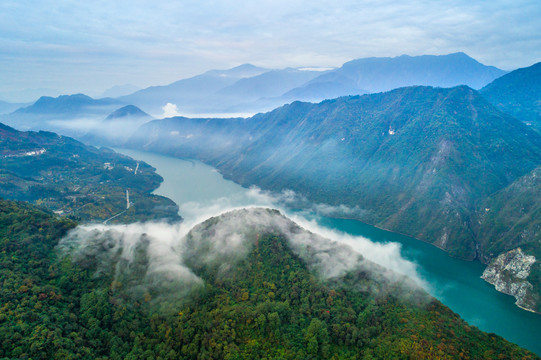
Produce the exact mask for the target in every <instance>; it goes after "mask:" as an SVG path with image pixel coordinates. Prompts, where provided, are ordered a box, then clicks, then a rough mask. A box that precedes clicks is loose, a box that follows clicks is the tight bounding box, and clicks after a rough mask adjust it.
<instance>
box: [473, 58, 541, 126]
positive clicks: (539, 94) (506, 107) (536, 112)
mask: <svg viewBox="0 0 541 360" xmlns="http://www.w3.org/2000/svg"><path fill="white" fill-rule="evenodd" d="M481 94H482V95H483V96H484V97H485V98H486V99H487V100H489V101H490V102H492V103H493V104H494V105H495V106H496V107H497V108H499V109H500V110H502V111H505V112H506V113H508V114H511V115H513V116H515V117H516V118H517V119H519V120H521V121H524V122H525V123H527V124H529V125H531V126H532V127H533V128H534V129H536V130H538V131H541V63H537V64H534V65H532V66H530V67H527V68H523V69H518V70H515V71H512V72H510V73H509V74H506V75H504V76H502V77H500V78H498V79H496V80H494V81H493V82H491V83H490V84H488V85H487V86H485V87H484V88H483V89H481Z"/></svg>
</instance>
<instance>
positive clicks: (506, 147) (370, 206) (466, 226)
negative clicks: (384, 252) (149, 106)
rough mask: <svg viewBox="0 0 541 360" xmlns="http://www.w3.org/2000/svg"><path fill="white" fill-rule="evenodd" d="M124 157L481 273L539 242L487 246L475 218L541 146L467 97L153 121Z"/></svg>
mask: <svg viewBox="0 0 541 360" xmlns="http://www.w3.org/2000/svg"><path fill="white" fill-rule="evenodd" d="M211 123H213V124H219V126H218V125H215V126H214V127H215V128H220V129H221V130H220V132H215V131H213V129H212V128H209V127H208V124H211ZM186 124H190V126H189V127H187V126H186ZM197 124H199V125H197ZM239 124H242V126H238V125H239ZM228 126H230V127H231V129H233V130H232V133H233V136H231V137H228V136H227V135H226V131H225V130H224V129H227V128H228ZM198 128H199V130H200V131H199V130H197V129H198ZM203 129H204V130H203ZM182 135H184V136H185V137H187V136H188V135H190V136H189V140H185V139H184V138H183V137H182ZM215 138H216V139H220V141H216V140H215ZM196 142H197V143H198V144H199V145H198V147H196V148H195V149H189V148H190V144H192V143H196ZM130 146H134V147H139V148H144V149H146V150H151V151H159V152H163V153H167V154H171V155H174V156H192V157H193V156H195V157H198V158H199V159H201V160H203V161H206V162H208V163H210V164H212V165H214V166H217V167H218V169H220V171H221V172H222V173H223V174H224V175H225V176H227V177H229V178H231V179H233V180H235V181H237V182H239V183H241V184H244V185H252V184H255V185H258V186H260V187H262V188H264V189H269V190H275V191H282V190H283V189H292V190H294V191H296V192H298V193H299V194H301V195H302V196H306V197H308V198H309V199H310V200H312V201H315V202H321V203H326V204H331V205H341V204H345V205H348V206H350V207H352V208H357V211H356V213H354V214H353V215H352V214H349V216H355V217H356V218H357V219H360V220H362V221H364V222H367V223H370V224H373V225H376V226H378V227H381V228H385V229H388V230H391V231H395V232H399V233H404V234H407V235H410V236H414V237H416V238H418V239H422V240H425V241H428V242H431V243H433V244H434V245H436V246H438V247H441V248H443V249H445V250H446V251H448V252H450V253H451V254H452V255H454V256H457V257H460V258H463V259H470V260H472V259H476V258H478V259H480V260H482V261H484V262H489V261H491V259H493V258H494V257H497V256H498V255H500V254H502V253H503V252H505V251H507V250H509V249H511V248H513V247H516V246H519V245H520V246H526V245H527V244H533V243H535V242H536V241H538V237H537V236H519V235H518V233H514V235H513V234H508V236H511V237H513V236H514V237H516V236H519V238H520V239H521V240H520V241H518V242H517V241H515V242H513V243H509V242H506V241H503V242H502V241H500V242H499V243H498V245H496V242H495V241H496V240H495V239H490V237H488V235H487V234H486V227H485V225H484V224H485V223H483V222H482V221H483V220H482V216H483V214H484V212H483V211H480V207H481V206H482V205H483V203H484V202H485V201H489V197H491V196H492V195H493V194H495V193H496V192H498V191H501V190H503V189H506V188H507V187H509V186H510V185H511V184H513V183H514V182H515V181H518V180H519V179H520V178H521V177H523V176H526V175H527V174H528V173H529V172H530V171H532V170H533V169H534V168H536V167H537V166H538V165H539V164H541V136H540V135H539V134H538V133H536V132H535V131H533V130H531V129H530V128H529V127H528V126H526V125H524V124H523V123H522V122H520V121H518V120H517V119H515V118H513V117H511V116H509V115H506V114H505V113H502V112H501V111H499V110H497V109H496V108H495V107H494V106H492V105H491V104H490V103H488V102H487V101H486V100H485V99H484V98H482V97H481V96H480V95H479V93H477V92H476V91H474V90H472V89H471V88H468V87H466V86H459V87H455V88H451V89H442V88H431V87H409V88H401V89H397V90H394V91H391V92H388V93H380V94H373V95H364V96H361V97H359V96H357V97H344V98H339V99H335V100H329V101H324V102H322V103H319V104H310V103H301V102H294V103H292V104H290V105H286V106H284V107H281V108H278V109H276V110H274V111H272V112H269V113H266V114H259V115H256V116H254V117H252V118H250V119H246V120H238V119H214V120H209V119H191V120H186V119H168V120H163V121H154V122H151V123H148V124H147V125H145V126H143V127H142V128H141V129H140V130H139V131H138V132H137V133H136V134H135V136H134V137H133V138H132V140H131V142H130ZM187 149H189V150H187ZM536 186H539V184H538V183H536V185H535V187H536ZM532 191H536V190H532ZM494 201H498V200H494ZM532 214H534V213H532ZM494 216H496V215H494ZM499 216H504V215H503V214H502V215H499ZM480 221H481V223H482V224H481V225H482V226H479V222H480ZM515 229H516V230H517V231H518V230H519V229H520V227H516V228H515ZM512 231H513V230H511V232H512ZM527 251H528V253H529V254H531V255H534V256H535V257H536V258H540V257H541V253H539V251H537V250H533V248H531V247H529V248H528V250H527ZM536 266H537V265H536ZM533 273H535V271H533ZM529 279H530V280H531V281H539V279H537V278H536V277H535V276H532V278H529ZM535 287H536V288H539V286H538V285H536V286H535ZM534 296H535V297H536V298H537V297H538V296H539V294H534ZM535 303H536V304H537V305H535V306H534V308H536V309H537V310H539V309H538V308H537V307H538V306H539V301H538V298H537V300H536V301H535Z"/></svg>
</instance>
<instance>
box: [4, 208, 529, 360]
mask: <svg viewBox="0 0 541 360" xmlns="http://www.w3.org/2000/svg"><path fill="white" fill-rule="evenodd" d="M239 216H240V218H242V219H254V218H261V217H263V218H265V219H267V220H269V221H274V222H277V223H281V224H284V226H285V227H286V228H287V227H290V228H291V227H293V228H294V227H295V226H296V225H295V224H293V223H291V222H288V220H287V219H284V218H283V217H281V215H279V214H278V213H276V212H272V211H270V210H262V209H252V210H241V211H240V212H237V213H228V214H224V215H222V216H219V217H216V218H212V219H209V220H207V221H205V222H204V223H202V224H201V225H199V226H196V227H195V228H194V229H192V231H191V232H190V233H189V234H188V238H190V237H191V238H193V237H194V236H196V237H198V238H200V239H202V240H204V241H206V242H209V243H211V244H220V245H218V246H222V245H228V244H230V245H232V244H235V243H238V241H236V240H235V239H238V238H239V237H243V238H244V242H242V245H240V246H241V248H243V249H244V252H243V255H242V256H241V258H240V259H239V261H237V262H235V263H231V262H230V258H228V257H227V255H225V254H222V253H221V252H220V249H218V248H216V249H215V250H212V249H210V251H209V248H206V249H205V248H202V249H199V250H200V251H199V252H197V251H196V252H195V253H194V254H195V255H196V256H200V259H201V261H204V259H209V257H208V255H213V256H214V257H213V258H212V261H211V262H208V264H211V265H212V264H214V265H212V266H211V267H206V268H205V267H200V266H199V267H194V268H193V272H192V275H190V276H194V274H197V276H199V279H200V283H199V285H196V286H195V287H193V288H192V289H193V291H192V293H191V294H190V295H189V296H186V294H184V295H183V293H182V291H181V292H179V290H181V289H178V288H177V289H175V287H174V286H173V287H171V290H173V291H172V292H169V293H165V294H163V291H164V289H165V288H161V287H160V286H159V285H158V284H160V283H163V284H166V283H167V282H169V283H170V282H171V281H172V282H173V284H177V283H178V281H181V282H182V281H185V280H183V279H182V277H183V276H184V277H185V276H187V275H188V274H183V275H182V276H179V273H175V272H173V273H169V274H168V275H167V274H163V275H157V274H153V275H152V276H150V277H149V276H145V274H147V275H148V274H149V272H151V271H152V255H151V253H152V249H151V248H152V247H153V246H156V244H155V241H157V239H153V238H149V236H148V235H145V234H141V235H140V238H139V239H138V240H137V242H136V243H135V244H132V243H131V242H129V241H128V239H127V238H126V239H125V241H120V242H118V243H116V242H117V241H118V237H117V235H118V234H116V233H115V232H116V231H117V230H116V229H110V230H109V232H103V231H94V232H93V233H92V235H90V239H89V242H88V243H86V244H85V243H84V242H83V243H79V247H72V248H69V247H66V245H67V244H70V243H71V244H72V245H74V246H77V244H78V243H77V238H76V236H77V234H81V233H84V231H83V232H81V230H82V229H81V228H75V229H74V227H75V225H76V224H74V223H73V222H69V221H66V220H65V219H59V218H57V217H55V216H53V215H52V214H48V213H44V212H43V211H40V210H37V209H35V208H34V207H32V206H29V205H26V204H17V203H13V202H9V201H5V200H0V223H2V225H3V226H2V227H0V236H1V237H2V238H3V239H6V241H3V242H2V243H0V247H1V249H0V250H2V251H0V263H2V264H3V266H2V269H1V270H0V279H1V280H2V281H3V286H2V290H1V291H0V300H1V301H2V303H3V304H4V306H5V308H6V310H8V311H6V312H5V313H4V314H2V318H1V319H2V322H0V329H1V330H2V331H0V340H1V341H2V344H3V346H2V347H1V348H0V356H3V357H21V356H22V357H24V356H27V357H32V358H43V359H45V358H53V357H61V358H66V359H69V358H95V357H97V356H100V357H108V358H111V359H122V358H129V357H133V358H141V357H146V358H148V357H150V358H162V359H177V358H179V357H186V358H195V357H197V356H208V357H212V358H228V357H240V358H254V357H257V358H261V357H262V356H270V357H278V356H279V357H282V358H286V359H314V358H318V359H319V358H321V359H326V358H331V357H332V356H334V358H339V359H341V358H344V359H346V358H352V357H358V356H365V357H366V356H371V357H376V358H378V357H386V356H391V357H399V356H406V357H414V358H427V357H435V356H446V357H452V358H456V357H460V358H480V357H483V356H484V355H485V354H487V352H488V353H491V354H492V353H494V354H498V355H501V356H505V357H510V358H518V357H520V358H524V359H535V358H536V356H535V355H534V354H532V353H530V352H528V351H526V350H523V349H521V348H519V347H518V346H516V345H513V344H511V343H508V342H507V341H505V340H504V339H502V338H501V337H498V336H496V335H494V334H487V333H484V332H481V331H479V330H478V329H477V328H475V327H472V326H468V325H467V324H466V323H465V322H464V321H463V320H461V319H460V318H459V317H458V316H457V315H456V314H454V313H453V312H452V311H450V310H449V309H448V308H447V307H445V306H444V305H442V304H441V303H439V302H438V301H437V300H434V299H431V298H429V297H427V295H426V294H423V293H422V292H421V291H419V290H418V289H412V288H409V289H405V288H402V289H401V288H400V286H399V287H398V288H393V284H392V283H389V282H385V281H378V282H375V281H374V280H373V279H372V278H371V275H370V273H369V272H367V271H366V270H363V269H362V268H361V269H358V270H354V271H350V272H348V273H346V274H345V276H342V277H339V278H332V279H329V280H325V279H322V278H321V277H320V276H316V275H314V274H313V272H312V271H311V270H310V269H309V266H308V265H307V264H306V263H305V262H304V261H303V259H302V258H300V257H299V256H298V255H297V254H296V251H295V250H293V249H292V248H291V245H290V244H291V239H290V238H288V237H287V236H286V235H284V234H283V233H280V232H278V233H274V232H273V231H272V230H270V231H269V230H265V228H261V227H260V225H257V224H258V223H257V222H256V223H253V224H252V225H250V220H247V222H245V223H244V225H245V226H247V227H242V226H241V225H240V224H238V223H237V221H236V220H238V218H239ZM21 225H23V226H21ZM250 226H255V227H253V228H250ZM38 228H39V229H40V231H39V232H37V233H36V232H35V229H38ZM70 229H72V230H71V231H70ZM68 231H69V232H68ZM297 231H298V232H299V234H300V235H303V234H301V233H303V230H302V229H298V230H297ZM66 234H67V236H66V237H64V238H62V239H61V237H62V236H63V235H66ZM304 235H306V233H305V232H304ZM115 237H116V238H115ZM213 240H216V241H213ZM224 240H225V241H226V242H227V243H223V241H224ZM73 241H75V242H73ZM158 241H159V240H158ZM188 241H189V240H188ZM100 242H103V244H102V245H103V246H100ZM115 243H116V244H117V245H118V248H116V250H117V251H115V249H114V248H111V245H114V244H115ZM93 245H94V246H93ZM130 245H135V246H133V247H130ZM236 248H238V246H237V247H236ZM222 249H227V248H225V247H222ZM313 250H317V249H312V250H310V249H307V251H313ZM81 254H86V256H79V255H81ZM44 255H45V256H44ZM190 259H191V261H192V263H195V264H196V265H199V264H201V263H199V264H198V263H197V262H196V261H195V260H196V259H197V258H193V257H190ZM179 261H181V260H180V259H179ZM186 264H190V262H189V261H188V262H186ZM220 264H221V265H222V266H220ZM188 266H190V265H188ZM164 280H167V281H164ZM380 280H381V279H380ZM131 286H135V287H137V289H138V292H136V293H130V292H128V291H127V290H129V288H130V287H131ZM377 288H386V289H387V290H386V291H384V292H380V293H377V292H375V290H376V289H377ZM167 289H168V288H167ZM161 295H165V297H161ZM154 299H160V303H159V304H160V305H162V306H164V307H166V308H167V309H168V310H167V311H165V312H164V311H157V309H156V305H157V303H156V302H155V301H154ZM16 319H18V320H17V321H18V326H12V323H13V321H15V320H16ZM135 330H136V331H137V334H135Z"/></svg>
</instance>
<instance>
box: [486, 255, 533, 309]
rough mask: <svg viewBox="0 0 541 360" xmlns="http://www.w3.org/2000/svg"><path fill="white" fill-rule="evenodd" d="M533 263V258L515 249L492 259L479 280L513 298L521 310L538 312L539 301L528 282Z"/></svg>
mask: <svg viewBox="0 0 541 360" xmlns="http://www.w3.org/2000/svg"><path fill="white" fill-rule="evenodd" d="M535 261H536V259H535V257H534V256H532V255H527V254H525V253H524V252H523V251H522V249H521V248H516V249H513V250H511V251H508V252H506V253H504V254H501V255H500V256H498V257H497V258H495V259H493V260H492V261H491V262H490V264H489V265H488V267H487V268H486V269H485V271H484V272H483V275H482V276H481V278H483V279H484V280H486V281H487V282H489V283H491V284H492V285H494V286H495V287H496V290H498V291H500V292H503V293H505V294H508V295H512V296H514V297H515V299H517V302H516V304H517V305H518V306H520V307H521V308H523V309H526V310H530V311H536V312H538V311H539V309H538V305H537V304H538V303H539V301H538V300H539V299H538V296H537V295H536V294H534V292H533V291H532V290H533V285H532V284H531V283H530V282H529V281H528V276H529V275H530V269H531V267H532V265H533V264H534V263H535Z"/></svg>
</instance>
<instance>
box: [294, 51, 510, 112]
mask: <svg viewBox="0 0 541 360" xmlns="http://www.w3.org/2000/svg"><path fill="white" fill-rule="evenodd" d="M503 74H505V72H504V71H502V70H500V69H497V68H495V67H492V66H485V65H483V64H480V63H479V62H477V61H476V60H474V59H472V58H470V57H469V56H467V55H466V54H464V53H455V54H449V55H440V56H434V55H423V56H407V55H402V56H398V57H394V58H365V59H357V60H352V61H349V62H347V63H345V64H344V65H342V67H341V68H339V69H337V70H334V71H331V72H328V73H325V74H322V75H321V76H318V77H317V78H315V79H313V80H311V81H310V82H309V83H308V84H306V85H305V86H303V87H301V88H297V89H293V90H291V91H290V92H288V93H286V94H285V95H284V97H286V98H289V99H292V100H293V99H296V100H309V101H320V100H323V99H329V98H334V97H338V96H344V95H357V94H363V93H366V92H368V93H376V92H382V91H389V90H392V89H396V88H400V87H405V86H412V85H425V86H438V87H453V86H457V85H468V86H470V87H472V88H474V89H479V88H481V87H483V86H484V85H486V84H488V83H489V82H491V81H492V80H494V79H495V78H497V77H499V76H501V75H503ZM329 89H331V90H329Z"/></svg>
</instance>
